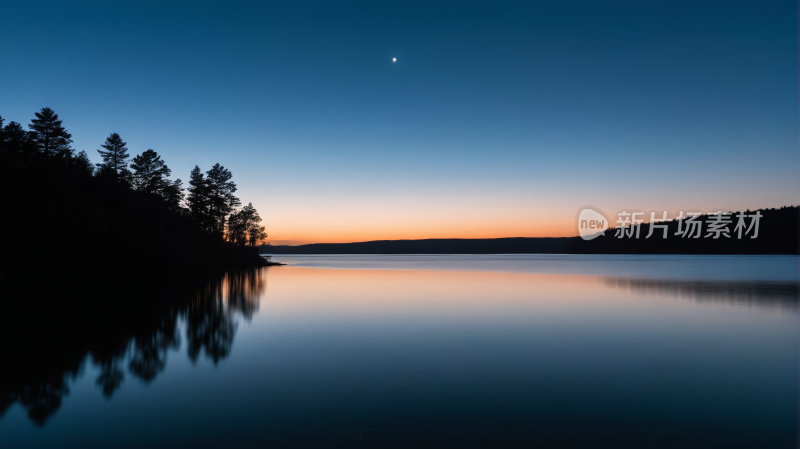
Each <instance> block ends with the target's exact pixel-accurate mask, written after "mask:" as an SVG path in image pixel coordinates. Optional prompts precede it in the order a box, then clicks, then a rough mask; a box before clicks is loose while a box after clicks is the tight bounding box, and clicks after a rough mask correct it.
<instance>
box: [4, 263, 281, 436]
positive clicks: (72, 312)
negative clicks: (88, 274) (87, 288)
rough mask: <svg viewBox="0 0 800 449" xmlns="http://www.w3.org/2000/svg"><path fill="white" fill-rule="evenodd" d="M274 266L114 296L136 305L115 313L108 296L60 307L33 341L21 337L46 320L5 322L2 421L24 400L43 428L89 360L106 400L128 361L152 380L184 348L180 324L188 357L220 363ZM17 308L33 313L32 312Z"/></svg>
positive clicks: (118, 383) (142, 377)
mask: <svg viewBox="0 0 800 449" xmlns="http://www.w3.org/2000/svg"><path fill="white" fill-rule="evenodd" d="M267 270H268V268H258V269H253V270H243V271H237V272H232V273H225V274H222V275H219V276H215V277H212V278H209V279H206V280H205V281H203V282H201V283H200V286H199V287H197V285H198V284H196V283H194V284H193V285H194V286H195V287H190V288H188V289H185V290H184V293H175V292H174V291H172V290H171V293H170V297H169V298H164V297H162V296H159V295H153V296H152V297H151V298H149V299H148V300H146V301H145V300H142V299H141V297H138V298H124V299H122V298H116V299H115V300H116V301H118V302H119V303H120V304H122V303H123V302H126V301H131V302H130V304H133V306H131V307H130V308H129V307H128V306H127V305H126V306H118V307H117V309H113V308H112V309H113V310H109V308H108V307H107V306H106V305H105V304H103V303H102V301H98V302H95V303H92V304H93V305H92V306H91V307H88V306H87V305H86V304H85V303H84V304H81V305H76V307H74V308H70V309H69V310H67V311H66V312H65V310H64V309H63V308H61V309H59V310H58V311H57V312H55V311H51V312H50V313H51V314H52V315H51V316H49V317H45V319H44V320H42V321H44V322H45V323H48V324H45V325H43V326H41V327H42V328H41V329H37V331H38V333H36V337H35V338H31V339H30V340H23V339H21V338H19V335H24V332H26V331H27V332H30V333H34V332H33V331H32V329H29V326H28V324H29V323H30V322H34V321H35V320H36V319H38V318H40V317H38V316H31V317H30V319H29V320H23V321H28V323H26V324H25V325H23V324H19V325H18V326H17V327H16V328H14V329H12V328H11V326H10V325H5V324H6V323H3V324H4V327H5V329H4V330H5V332H3V334H2V340H0V354H2V356H3V360H4V363H3V365H4V368H3V370H2V372H1V373H0V418H2V416H3V414H4V413H5V411H6V410H8V408H9V407H11V406H12V405H13V404H14V403H19V404H20V405H21V406H22V407H24V408H25V409H27V412H28V416H29V417H30V418H31V419H32V420H33V421H34V422H35V423H37V424H38V425H43V424H44V423H45V422H46V420H47V418H49V417H50V416H52V415H53V414H54V413H55V412H56V411H58V409H59V408H60V407H61V402H62V400H63V398H64V397H65V396H66V395H67V394H68V393H69V388H68V384H69V382H70V381H74V380H75V379H77V378H78V377H80V375H81V374H82V372H83V368H84V364H85V363H88V362H87V361H88V360H91V364H92V365H93V366H95V367H96V368H97V369H98V370H99V371H100V374H99V375H98V376H97V379H96V381H95V383H96V384H97V386H98V387H99V388H100V389H101V391H102V394H103V396H105V397H106V398H109V399H110V398H111V397H112V396H113V395H114V393H115V392H116V391H117V390H119V389H120V388H121V387H122V385H123V383H124V381H125V372H124V367H125V365H126V362H127V371H128V373H129V374H130V375H131V376H133V377H134V378H137V379H139V380H141V381H142V382H144V383H150V382H153V381H154V380H155V379H156V377H158V375H159V374H160V373H161V372H163V371H164V369H165V367H166V365H167V354H168V352H169V351H170V350H178V349H179V348H180V346H181V335H180V331H179V330H180V323H181V322H183V323H185V329H186V348H187V353H188V356H189V358H190V359H191V360H192V361H193V362H196V361H197V360H198V358H199V356H200V354H201V353H205V355H206V357H207V358H208V359H210V360H211V361H212V362H213V363H214V364H215V365H216V364H218V363H219V362H220V361H222V360H224V359H225V358H226V357H228V356H229V355H230V353H231V349H232V347H233V340H234V337H235V335H236V328H237V321H238V319H239V317H242V318H244V319H246V320H250V319H251V318H252V317H253V315H255V313H257V311H258V306H259V299H260V297H261V295H263V294H264V293H265V292H266V288H267ZM180 290H181V289H179V290H178V291H180ZM186 290H188V291H189V293H188V294H186ZM192 290H193V291H194V293H191V291H192ZM106 299H107V298H106ZM126 304H127V303H126ZM87 309H89V310H87ZM13 310H14V312H16V313H17V314H19V313H22V312H24V313H29V314H31V315H34V312H33V311H31V310H22V311H20V310H19V308H17V309H13ZM36 313H41V310H37V311H36ZM56 314H60V316H55V315H56ZM109 315H110V316H109ZM115 319H116V320H118V321H119V323H117V322H115ZM4 321H5V320H4ZM89 356H91V357H89Z"/></svg>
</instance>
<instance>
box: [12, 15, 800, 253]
mask: <svg viewBox="0 0 800 449" xmlns="http://www.w3.org/2000/svg"><path fill="white" fill-rule="evenodd" d="M797 16H798V11H797V4H796V2H789V1H771V2H755V1H754V2H733V1H724V2H723V1H720V2H707V1H699V2H698V1H692V2H681V1H663V2H658V1H652V2H635V1H634V2H614V1H611V2H591V1H584V2H570V1H552V2H512V1H499V2H491V1H489V2H464V1H460V2H455V1H454V2H410V1H400V2H389V1H381V2H304V1H292V2H266V3H263V4H261V3H227V4H224V5H223V4H219V2H197V1H194V2H52V3H51V2H36V3H30V2H14V3H12V4H8V5H4V8H3V13H2V15H0V39H2V42H3V43H4V49H5V51H4V52H3V63H2V70H0V89H2V90H0V92H2V95H0V98H2V100H1V101H0V115H2V116H3V118H5V119H6V120H15V121H18V122H22V123H24V124H27V123H28V122H29V120H30V118H32V116H33V112H34V111H37V110H38V109H40V108H42V107H44V106H48V107H51V108H53V109H54V110H55V111H56V112H57V113H59V115H60V116H61V118H62V119H63V120H64V124H65V126H66V127H67V129H68V130H69V131H70V132H71V133H72V135H73V140H74V147H75V148H76V149H78V150H86V151H87V152H89V153H90V157H92V158H93V159H95V160H96V161H99V157H98V155H97V153H96V151H95V150H96V149H98V148H99V146H100V144H101V143H102V142H103V140H104V139H105V137H106V136H108V135H109V134H110V133H112V132H117V133H119V134H120V135H121V136H122V137H123V139H125V140H126V141H127V142H128V144H129V145H128V146H129V148H130V150H131V153H132V154H139V153H141V152H142V151H144V150H146V149H148V148H152V149H154V150H156V151H157V152H159V153H160V154H162V155H163V157H164V159H165V160H166V161H167V163H168V165H169V166H170V168H171V169H172V170H173V175H174V176H175V177H180V178H182V179H183V180H184V181H186V180H187V179H188V173H189V171H190V170H191V169H192V167H194V165H195V164H198V165H200V166H201V168H204V169H207V168H209V167H210V166H211V165H212V164H214V163H216V162H219V163H221V164H222V165H224V166H226V167H228V168H229V169H230V170H231V171H232V172H233V174H234V180H235V181H236V182H237V183H238V185H239V188H240V189H239V192H238V193H239V196H240V197H241V198H242V200H243V202H244V203H247V202H253V203H254V205H255V206H256V208H257V209H258V210H259V211H260V213H261V215H262V217H264V218H265V224H266V225H267V231H268V232H269V233H270V236H271V239H272V240H273V242H274V243H287V242H288V243H296V242H314V241H353V240H370V239H377V238H424V237H505V236H545V235H570V234H574V226H573V221H574V217H575V213H576V211H577V210H578V208H580V207H582V206H584V205H589V204H591V205H595V206H597V207H600V208H601V209H603V210H604V211H606V212H610V213H614V212H616V211H617V210H619V209H623V208H628V209H630V208H638V209H642V210H664V209H666V210H669V211H671V212H677V210H679V209H686V208H696V209H702V210H710V209H712V208H728V209H739V208H759V207H775V206H781V205H786V204H798V203H800V177H798V173H800V172H798V168H800V155H799V154H798V148H797V144H798V129H797V126H798V82H797V79H798V69H797V67H798V60H797V54H798V46H797V41H798V40H797V35H798V30H797ZM393 57H394V58H397V62H396V63H392V58H393Z"/></svg>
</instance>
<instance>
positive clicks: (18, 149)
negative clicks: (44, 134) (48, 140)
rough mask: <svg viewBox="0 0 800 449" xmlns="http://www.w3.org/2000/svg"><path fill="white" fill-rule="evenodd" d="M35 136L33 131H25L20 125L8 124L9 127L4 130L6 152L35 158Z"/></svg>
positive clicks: (15, 123)
mask: <svg viewBox="0 0 800 449" xmlns="http://www.w3.org/2000/svg"><path fill="white" fill-rule="evenodd" d="M34 135H35V134H34V133H33V132H32V131H25V130H24V129H23V128H22V125H20V124H19V123H17V122H8V125H6V127H5V128H3V138H4V142H3V143H4V146H5V149H6V151H10V152H13V153H17V154H20V155H24V156H26V157H31V156H33V155H34V154H36V152H37V149H36V145H35V141H34Z"/></svg>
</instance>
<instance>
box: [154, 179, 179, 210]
mask: <svg viewBox="0 0 800 449" xmlns="http://www.w3.org/2000/svg"><path fill="white" fill-rule="evenodd" d="M159 194H160V195H161V196H162V197H163V198H164V201H166V202H167V204H169V205H170V206H171V207H172V208H173V209H178V208H180V207H181V203H182V202H183V198H184V193H183V181H181V180H180V178H178V179H176V180H174V181H170V180H166V181H165V182H164V185H163V187H162V188H161V191H160V192H159Z"/></svg>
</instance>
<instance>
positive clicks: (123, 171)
mask: <svg viewBox="0 0 800 449" xmlns="http://www.w3.org/2000/svg"><path fill="white" fill-rule="evenodd" d="M126 145H127V144H126V143H125V142H123V141H122V138H121V137H120V136H119V134H117V133H112V134H111V135H110V136H108V137H106V142H105V143H104V144H103V145H100V146H101V147H103V148H105V151H103V150H97V152H98V153H100V156H102V157H103V162H102V163H100V164H97V167H98V173H99V174H101V175H105V176H111V177H113V178H114V179H115V180H117V181H127V180H128V179H129V178H130V172H129V171H128V147H127V146H126Z"/></svg>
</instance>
